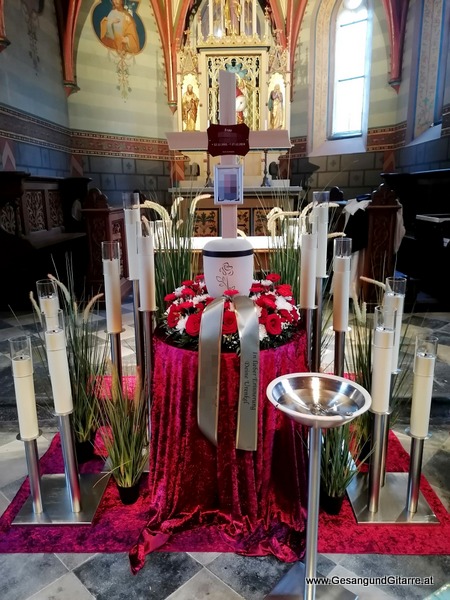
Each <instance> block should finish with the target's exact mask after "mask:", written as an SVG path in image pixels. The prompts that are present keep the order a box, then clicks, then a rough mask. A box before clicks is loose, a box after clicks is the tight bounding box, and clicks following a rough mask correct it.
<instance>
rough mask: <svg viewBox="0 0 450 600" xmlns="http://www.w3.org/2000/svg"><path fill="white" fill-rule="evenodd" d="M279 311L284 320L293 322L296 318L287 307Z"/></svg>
mask: <svg viewBox="0 0 450 600" xmlns="http://www.w3.org/2000/svg"><path fill="white" fill-rule="evenodd" d="M278 312H279V315H280V317H281V319H282V320H283V321H286V322H288V323H292V321H293V320H294V317H293V316H292V315H291V313H290V312H289V311H288V310H286V309H285V308H281V309H280V310H279V311H278Z"/></svg>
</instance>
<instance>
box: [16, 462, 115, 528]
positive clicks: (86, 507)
mask: <svg viewBox="0 0 450 600" xmlns="http://www.w3.org/2000/svg"><path fill="white" fill-rule="evenodd" d="M109 478H110V474H109V473H84V474H83V475H81V476H80V493H81V500H82V509H81V510H80V511H79V512H73V510H72V504H71V500H70V498H69V495H68V494H67V487H66V477H65V475H64V474H62V473H58V474H56V475H43V476H42V478H41V489H42V503H43V507H44V510H43V512H41V513H35V512H34V509H33V499H32V497H31V496H30V497H29V498H28V499H27V500H26V502H25V504H24V505H23V507H22V508H21V510H20V512H19V513H18V515H17V516H16V518H15V519H14V521H13V523H12V524H13V525H51V524H53V525H84V524H90V523H92V521H93V519H94V515H95V513H96V511H97V508H98V506H99V504H100V501H101V499H102V496H103V493H104V491H105V489H106V486H107V485H108V481H109Z"/></svg>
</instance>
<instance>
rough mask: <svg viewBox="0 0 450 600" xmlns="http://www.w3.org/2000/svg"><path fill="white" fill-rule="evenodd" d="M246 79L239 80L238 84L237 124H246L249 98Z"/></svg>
mask: <svg viewBox="0 0 450 600" xmlns="http://www.w3.org/2000/svg"><path fill="white" fill-rule="evenodd" d="M246 91H247V90H246V87H245V81H244V79H241V78H238V81H237V83H236V123H237V124H238V125H239V124H240V123H245V115H246V112H247V96H246Z"/></svg>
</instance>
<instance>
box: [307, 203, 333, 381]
mask: <svg viewBox="0 0 450 600" xmlns="http://www.w3.org/2000/svg"><path fill="white" fill-rule="evenodd" d="M329 200H330V192H313V209H312V225H313V231H314V232H315V233H316V234H317V256H316V311H315V315H314V325H313V327H314V333H313V344H312V348H313V349H312V365H311V370H312V371H315V372H318V371H320V363H321V352H322V321H323V293H324V288H325V280H326V278H327V253H328V217H329V214H328V213H329Z"/></svg>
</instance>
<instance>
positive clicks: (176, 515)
mask: <svg viewBox="0 0 450 600" xmlns="http://www.w3.org/2000/svg"><path fill="white" fill-rule="evenodd" d="M305 347H306V341H305V333H304V332H299V333H298V334H296V336H295V337H294V338H293V339H292V340H291V341H290V342H289V343H288V344H286V345H284V346H281V347H279V348H276V349H270V350H263V351H261V353H260V381H259V406H258V413H259V414H258V448H257V451H255V452H249V451H244V450H236V447H235V439H236V421H237V406H238V389H239V357H238V356H237V355H236V354H231V353H222V357H221V380H220V400H219V425H218V446H217V448H216V447H215V446H214V445H213V444H211V442H209V441H208V440H207V438H206V437H205V436H204V435H203V434H202V433H201V431H200V429H199V428H198V425H197V366H198V353H197V352H195V351H190V350H184V349H180V348H176V347H173V346H170V345H168V344H166V343H165V342H164V341H162V340H161V339H159V338H157V337H156V339H155V345H154V365H153V368H154V382H153V394H152V400H151V404H152V406H151V430H152V431H151V446H150V473H149V487H150V504H149V507H148V523H147V525H146V527H145V529H144V530H143V531H142V533H141V535H140V537H139V540H138V541H137V543H136V545H135V546H134V547H133V548H132V549H131V551H130V563H131V568H132V571H133V572H137V571H138V570H139V569H140V568H141V567H142V566H143V565H144V563H145V557H146V555H147V554H148V553H150V552H152V551H153V550H156V549H160V548H161V549H162V550H164V544H166V545H167V546H168V547H169V546H171V548H172V549H173V541H174V540H175V539H176V538H177V536H178V537H180V536H181V537H182V536H183V534H186V532H188V533H190V534H191V538H190V539H191V542H190V544H191V545H189V547H186V545H184V546H183V547H179V546H177V545H176V544H175V547H176V548H177V549H180V550H181V549H183V550H188V551H208V550H210V551H224V549H225V550H227V551H230V552H235V553H238V554H244V555H249V556H264V555H268V554H273V555H275V556H276V557H278V558H279V559H281V560H284V561H286V562H293V561H296V560H298V559H299V558H301V557H302V556H303V554H304V550H305V541H306V508H307V467H308V458H307V446H306V441H307V430H306V428H304V427H302V426H301V425H299V424H297V423H295V422H294V421H292V420H291V419H289V418H287V417H286V416H285V415H283V414H282V413H281V412H280V411H277V410H276V409H275V408H274V406H273V405H272V404H271V402H270V401H269V400H268V399H267V397H266V387H267V385H268V384H269V382H270V381H272V380H273V379H274V378H275V377H278V376H279V375H283V374H286V373H296V372H304V371H306V370H307V369H306V348H305ZM192 540H195V541H194V542H192Z"/></svg>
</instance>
